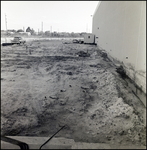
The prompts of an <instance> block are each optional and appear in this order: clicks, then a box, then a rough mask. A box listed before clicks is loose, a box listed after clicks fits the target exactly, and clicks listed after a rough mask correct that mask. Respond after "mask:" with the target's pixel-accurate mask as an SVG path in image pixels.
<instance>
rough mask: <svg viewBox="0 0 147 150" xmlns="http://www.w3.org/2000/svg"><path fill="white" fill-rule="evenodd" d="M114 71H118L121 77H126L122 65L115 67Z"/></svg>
mask: <svg viewBox="0 0 147 150" xmlns="http://www.w3.org/2000/svg"><path fill="white" fill-rule="evenodd" d="M116 72H117V73H119V74H120V75H121V77H122V78H125V77H126V71H125V70H124V68H123V66H122V65H120V66H119V67H117V68H116Z"/></svg>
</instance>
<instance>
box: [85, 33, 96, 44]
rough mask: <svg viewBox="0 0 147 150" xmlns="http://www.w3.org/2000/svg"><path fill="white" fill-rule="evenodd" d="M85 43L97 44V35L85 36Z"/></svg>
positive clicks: (89, 34) (88, 34)
mask: <svg viewBox="0 0 147 150" xmlns="http://www.w3.org/2000/svg"><path fill="white" fill-rule="evenodd" d="M84 43H85V44H94V43H95V35H94V34H91V33H87V34H84Z"/></svg>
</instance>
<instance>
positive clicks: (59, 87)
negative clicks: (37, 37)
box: [1, 40, 146, 145]
mask: <svg viewBox="0 0 147 150" xmlns="http://www.w3.org/2000/svg"><path fill="white" fill-rule="evenodd" d="M80 51H84V52H85V54H86V53H88V55H87V57H80V56H82V53H78V52H80ZM80 54H81V55H80ZM145 116H146V108H145V107H144V105H143V104H142V103H141V102H140V100H139V99H138V98H137V97H136V96H135V95H134V94H133V93H132V90H131V89H130V88H129V87H128V86H127V83H126V82H125V80H123V79H122V78H121V77H120V76H119V74H118V73H117V72H116V67H115V65H114V64H113V63H112V62H111V61H110V60H109V59H107V57H105V55H103V53H102V51H100V50H99V49H98V47H97V46H95V45H87V44H74V43H70V42H66V43H64V42H63V41H53V40H52V41H32V42H27V49H26V45H13V46H4V47H1V134H2V135H20V136H21V135H23V136H24V135H25V136H51V135H52V134H54V133H55V132H56V131H57V130H58V129H60V128H61V127H62V126H63V125H66V128H64V129H63V130H62V131H60V132H59V133H58V134H57V136H56V137H58V136H59V137H66V138H73V139H74V140H75V141H83V142H97V143H98V142H99V143H111V144H113V143H120V144H125V145H126V144H136V145H146V118H145Z"/></svg>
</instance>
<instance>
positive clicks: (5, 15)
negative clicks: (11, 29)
mask: <svg viewBox="0 0 147 150" xmlns="http://www.w3.org/2000/svg"><path fill="white" fill-rule="evenodd" d="M5 24H6V34H8V32H7V18H6V14H5ZM5 42H6V43H7V39H6V38H5Z"/></svg>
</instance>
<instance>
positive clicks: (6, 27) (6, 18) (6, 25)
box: [5, 14, 7, 32]
mask: <svg viewBox="0 0 147 150" xmlns="http://www.w3.org/2000/svg"><path fill="white" fill-rule="evenodd" d="M5 24H6V32H7V18H6V14H5Z"/></svg>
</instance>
